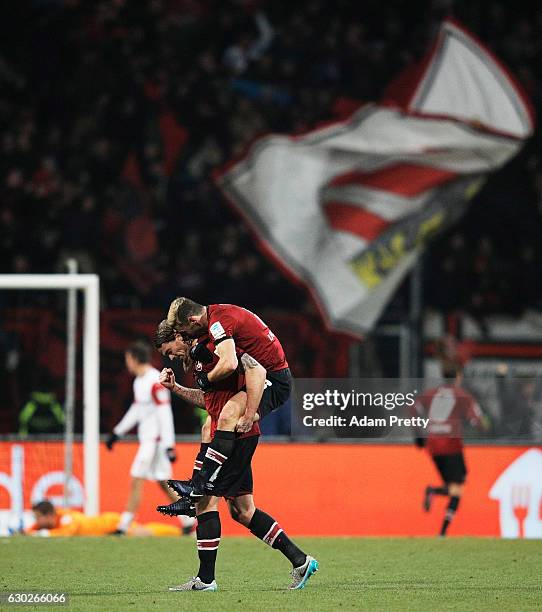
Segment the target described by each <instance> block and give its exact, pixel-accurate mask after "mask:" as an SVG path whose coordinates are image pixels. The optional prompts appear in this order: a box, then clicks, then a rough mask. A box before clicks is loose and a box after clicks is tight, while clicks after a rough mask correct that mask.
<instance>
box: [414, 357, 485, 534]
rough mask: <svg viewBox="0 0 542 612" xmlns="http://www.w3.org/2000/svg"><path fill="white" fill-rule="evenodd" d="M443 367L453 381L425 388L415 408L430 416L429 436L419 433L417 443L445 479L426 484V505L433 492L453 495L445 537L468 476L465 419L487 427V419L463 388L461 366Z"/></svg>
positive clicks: (425, 507) (441, 532)
mask: <svg viewBox="0 0 542 612" xmlns="http://www.w3.org/2000/svg"><path fill="white" fill-rule="evenodd" d="M442 369H443V376H444V378H449V379H452V381H453V382H452V383H450V384H444V385H440V386H439V387H435V388H433V389H429V390H427V391H424V393H423V394H422V395H421V396H420V397H419V398H418V400H417V402H416V404H415V406H414V408H415V411H416V413H417V414H418V415H419V416H423V417H429V428H428V434H427V438H423V437H422V436H421V432H418V435H417V437H416V445H417V446H418V447H420V448H422V447H424V446H425V447H426V449H427V451H428V453H429V454H430V456H431V459H432V460H433V462H434V464H435V466H436V468H437V470H438V472H439V473H440V475H441V477H442V480H443V484H442V485H441V486H432V485H429V486H427V487H426V489H425V495H424V500H423V507H424V510H425V511H426V512H429V510H430V509H431V502H432V499H433V496H434V495H445V496H448V497H449V498H450V500H449V502H448V507H447V508H446V513H445V515H444V520H443V522H442V527H441V529H440V535H441V536H445V535H446V532H447V530H448V527H449V525H450V523H451V522H452V520H453V518H454V516H455V513H456V512H457V509H458V506H459V501H460V500H461V496H462V494H463V485H464V484H465V478H466V475H467V468H466V466H465V458H464V456H463V426H462V424H463V421H467V422H468V423H469V424H470V425H472V426H476V427H478V428H480V429H487V428H488V422H487V419H486V417H485V416H484V415H483V414H482V411H481V410H480V407H479V405H478V403H477V402H476V400H475V399H474V398H473V397H472V395H471V394H470V393H468V391H465V390H464V389H462V388H461V381H462V379H463V373H462V370H461V367H460V366H459V365H458V364H454V363H450V362H443V363H442Z"/></svg>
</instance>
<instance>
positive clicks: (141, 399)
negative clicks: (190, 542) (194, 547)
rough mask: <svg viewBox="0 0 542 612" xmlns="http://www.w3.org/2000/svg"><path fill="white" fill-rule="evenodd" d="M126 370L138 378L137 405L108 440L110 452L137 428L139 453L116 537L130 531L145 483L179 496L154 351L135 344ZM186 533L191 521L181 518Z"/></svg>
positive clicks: (171, 437) (167, 408)
mask: <svg viewBox="0 0 542 612" xmlns="http://www.w3.org/2000/svg"><path fill="white" fill-rule="evenodd" d="M124 357H125V363H126V368H127V370H128V371H129V372H130V374H133V375H134V376H135V379H134V385H133V387H134V402H133V404H132V405H131V406H130V408H129V409H128V411H127V412H126V414H125V415H124V417H123V418H122V419H121V421H120V422H119V423H118V425H117V426H116V427H115V428H114V429H113V432H112V433H111V434H110V435H109V438H108V439H107V442H106V446H107V448H108V449H109V450H112V449H113V445H114V444H115V442H116V441H117V440H118V439H119V437H120V436H122V435H124V434H126V433H127V432H128V431H130V429H132V428H133V427H135V426H136V425H137V428H138V429H137V433H138V437H139V449H138V451H137V454H136V456H135V458H134V461H133V463H132V469H131V472H130V473H131V476H132V482H131V489H130V497H129V499H128V504H127V507H126V510H125V511H124V512H123V513H122V515H121V517H120V521H119V523H118V525H117V533H118V534H123V533H126V532H127V531H128V528H129V526H130V523H131V522H132V520H133V518H134V515H135V513H136V512H137V509H138V508H139V504H140V501H141V493H142V490H143V484H144V481H145V480H153V481H155V482H157V483H158V484H159V486H160V488H161V489H162V490H164V491H165V493H166V494H167V495H168V497H169V498H170V500H171V501H176V500H177V499H178V496H177V495H175V494H174V493H173V491H171V490H170V488H169V487H168V485H167V480H168V479H170V478H171V475H172V474H171V463H173V462H174V461H175V459H176V455H175V431H174V428H173V415H172V413H171V403H170V396H169V392H168V391H167V390H166V389H164V387H163V386H162V385H161V384H160V382H159V377H160V372H159V371H158V370H157V369H156V368H154V367H153V366H152V365H151V363H150V362H151V347H150V346H149V345H148V344H147V343H145V342H141V341H138V342H134V343H133V344H131V345H130V346H129V347H128V349H127V350H126V352H125V355H124ZM179 520H180V521H181V525H182V527H183V528H184V530H185V532H186V533H190V531H192V530H193V527H194V524H195V521H194V519H193V518H192V517H188V516H181V517H180V519H179Z"/></svg>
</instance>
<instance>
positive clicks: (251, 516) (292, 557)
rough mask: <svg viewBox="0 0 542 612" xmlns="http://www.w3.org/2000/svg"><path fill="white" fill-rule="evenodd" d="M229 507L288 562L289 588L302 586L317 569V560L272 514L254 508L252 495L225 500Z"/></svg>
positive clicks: (252, 531) (232, 514)
mask: <svg viewBox="0 0 542 612" xmlns="http://www.w3.org/2000/svg"><path fill="white" fill-rule="evenodd" d="M228 508H229V511H230V515H231V517H232V518H233V519H234V520H235V521H237V522H238V523H241V525H244V526H245V527H246V528H247V529H249V530H250V532H251V533H252V534H253V535H255V536H256V537H257V538H259V539H260V540H262V542H265V544H267V545H268V546H270V547H271V548H274V549H276V550H279V551H280V552H281V553H282V554H283V555H284V556H285V557H286V558H287V559H288V560H289V561H290V563H291V564H292V577H293V581H292V584H291V585H290V588H291V589H300V588H303V587H304V586H305V583H306V582H307V580H308V579H309V578H310V577H311V576H312V574H314V573H315V572H316V571H318V561H316V559H314V558H313V557H311V556H310V555H307V554H306V553H305V552H303V551H302V550H301V549H300V548H299V547H298V546H297V545H296V544H295V543H294V542H292V540H290V538H289V537H288V536H287V535H286V533H285V532H284V530H283V529H282V527H281V526H280V524H279V523H278V522H277V521H276V520H275V519H274V518H273V517H272V516H270V515H269V514H267V513H266V512H264V511H263V510H260V509H259V508H256V506H255V505H254V497H253V495H252V494H250V493H247V494H245V495H240V496H237V497H234V498H230V499H228Z"/></svg>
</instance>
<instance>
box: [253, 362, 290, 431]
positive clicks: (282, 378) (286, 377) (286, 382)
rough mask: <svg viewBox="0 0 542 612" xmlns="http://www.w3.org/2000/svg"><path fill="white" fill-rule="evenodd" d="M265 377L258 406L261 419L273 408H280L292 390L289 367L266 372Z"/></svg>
mask: <svg viewBox="0 0 542 612" xmlns="http://www.w3.org/2000/svg"><path fill="white" fill-rule="evenodd" d="M265 378H266V380H265V388H264V390H263V395H262V400H261V402H260V407H259V408H258V412H259V414H260V418H262V419H263V418H264V417H265V416H267V415H268V414H269V413H270V412H273V410H276V409H277V408H280V407H281V406H282V404H284V402H285V401H286V400H287V399H288V398H289V397H290V394H291V392H292V373H291V372H290V369H289V368H284V370H278V371H277V372H267V374H266V377H265Z"/></svg>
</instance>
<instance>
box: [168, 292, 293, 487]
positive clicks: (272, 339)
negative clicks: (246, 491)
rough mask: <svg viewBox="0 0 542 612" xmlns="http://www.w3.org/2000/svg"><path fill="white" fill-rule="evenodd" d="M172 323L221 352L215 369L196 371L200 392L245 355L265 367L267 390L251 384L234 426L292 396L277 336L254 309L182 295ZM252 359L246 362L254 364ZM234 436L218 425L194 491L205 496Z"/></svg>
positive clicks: (242, 426) (246, 425)
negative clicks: (259, 390)
mask: <svg viewBox="0 0 542 612" xmlns="http://www.w3.org/2000/svg"><path fill="white" fill-rule="evenodd" d="M167 322H168V324H169V325H170V326H171V327H172V328H173V329H174V330H175V331H176V332H178V333H180V334H181V335H182V336H183V337H184V338H185V339H189V340H193V339H198V338H202V337H207V338H208V339H209V345H208V347H207V348H208V349H209V350H210V351H211V353H214V354H216V355H217V356H218V360H217V361H216V362H215V364H214V365H213V367H212V368H210V369H208V370H206V371H203V370H202V371H200V372H198V373H197V374H196V383H197V384H198V386H199V388H200V389H201V390H202V391H209V390H211V389H213V388H214V387H215V386H216V385H218V384H219V383H220V381H222V380H224V379H226V378H227V377H229V376H231V375H232V374H234V373H235V372H236V370H237V367H238V364H239V359H238V351H239V352H240V353H241V354H246V355H249V356H250V358H251V359H253V360H254V361H255V362H257V363H259V364H260V365H261V366H262V367H263V368H264V369H265V371H266V386H265V389H264V391H263V395H261V394H259V393H257V392H254V391H253V390H252V389H251V388H250V387H247V400H246V409H245V411H244V414H243V415H242V416H241V417H240V418H239V419H238V421H237V424H236V427H235V429H236V431H237V432H238V433H246V432H248V431H250V429H251V427H252V424H253V422H254V418H255V415H256V412H258V414H259V416H260V418H263V417H265V416H266V415H267V414H269V412H271V411H272V410H275V409H276V408H279V407H280V406H282V404H284V402H285V401H286V400H287V399H288V398H289V396H290V392H291V373H290V369H289V368H288V362H287V361H286V356H285V354H284V350H283V348H282V345H281V343H280V341H279V339H278V338H277V337H276V336H275V334H274V333H273V332H272V331H271V330H270V329H269V327H268V326H267V325H266V324H265V323H264V322H263V321H262V320H261V319H260V318H259V317H258V316H257V315H255V314H254V313H252V312H250V311H249V310H246V309H245V308H241V307H240V306H235V305H232V304H212V305H210V306H202V305H201V304H197V303H196V302H193V301H192V300H190V299H188V298H185V297H179V298H176V299H175V300H173V302H172V303H171V305H170V307H169V311H168V317H167ZM250 358H249V359H247V363H246V364H245V367H250V363H249V361H250ZM234 441H235V433H234V432H233V431H232V430H230V429H228V430H227V429H222V428H218V429H217V430H216V433H215V435H214V437H213V439H212V441H211V443H210V446H209V449H208V450H207V453H206V455H205V458H204V460H203V462H202V465H201V469H200V470H199V472H198V474H197V475H196V478H194V479H193V483H192V491H191V496H192V497H194V498H198V497H201V495H203V494H204V492H205V486H206V485H207V483H208V482H209V479H210V478H211V475H212V474H213V473H214V472H215V470H216V464H217V458H220V460H221V462H222V463H225V462H227V460H228V458H229V456H230V454H231V452H232V450H233V444H234Z"/></svg>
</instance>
